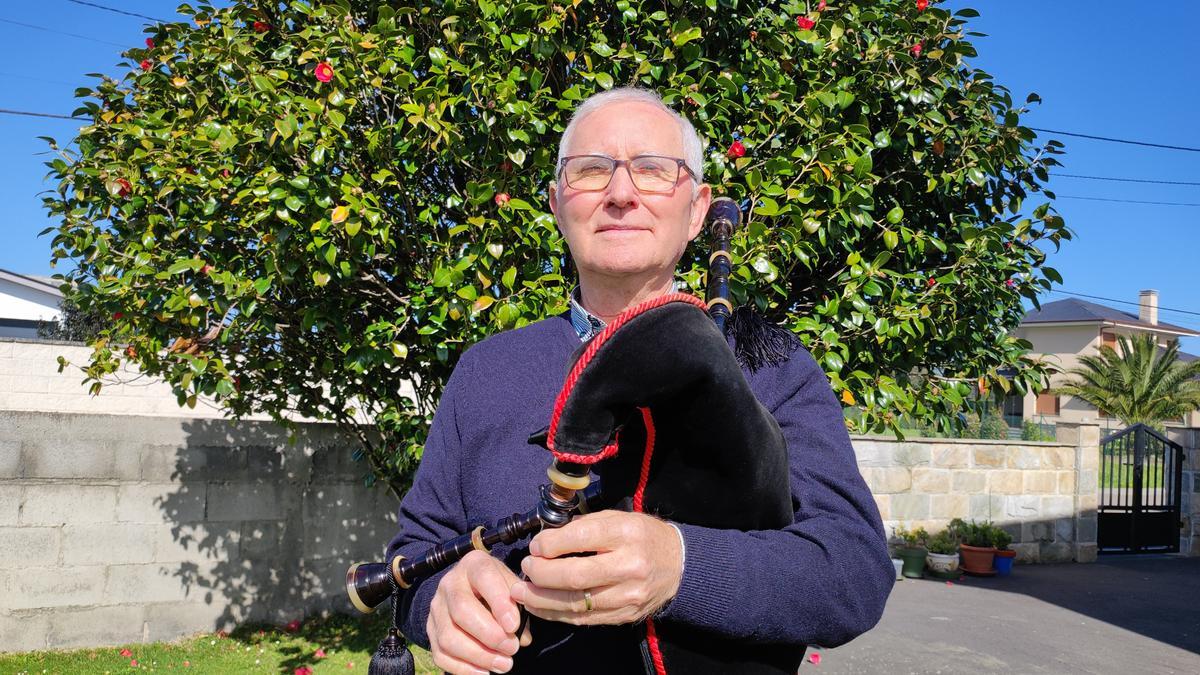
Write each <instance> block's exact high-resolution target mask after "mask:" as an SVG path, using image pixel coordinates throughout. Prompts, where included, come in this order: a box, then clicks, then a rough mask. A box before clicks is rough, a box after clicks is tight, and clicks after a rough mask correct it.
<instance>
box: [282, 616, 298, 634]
mask: <svg viewBox="0 0 1200 675" xmlns="http://www.w3.org/2000/svg"><path fill="white" fill-rule="evenodd" d="M283 629H284V630H286V631H287V632H289V633H297V632H299V631H300V619H292V620H291V621H289V622H288V623H287V625H286V626H284V627H283Z"/></svg>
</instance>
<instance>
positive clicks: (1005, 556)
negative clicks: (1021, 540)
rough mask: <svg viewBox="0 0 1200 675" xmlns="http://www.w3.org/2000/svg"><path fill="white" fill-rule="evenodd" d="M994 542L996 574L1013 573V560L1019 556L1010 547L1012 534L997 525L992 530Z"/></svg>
mask: <svg viewBox="0 0 1200 675" xmlns="http://www.w3.org/2000/svg"><path fill="white" fill-rule="evenodd" d="M992 543H993V544H995V546H996V559H995V561H994V564H995V565H996V576H1001V577H1006V576H1008V575H1009V574H1012V568H1013V560H1014V559H1015V558H1016V557H1017V552H1016V551H1014V550H1012V549H1010V548H1009V547H1008V545H1009V544H1011V543H1012V535H1011V534H1009V533H1007V532H1005V531H1004V530H1002V529H1000V528H999V527H997V528H995V529H994V530H993V532H992Z"/></svg>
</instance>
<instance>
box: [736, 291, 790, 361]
mask: <svg viewBox="0 0 1200 675" xmlns="http://www.w3.org/2000/svg"><path fill="white" fill-rule="evenodd" d="M729 334H730V335H732V336H733V344H734V355H735V356H736V357H737V362H738V365H740V366H742V367H743V368H748V369H750V372H754V371H756V370H758V369H759V368H762V367H763V366H770V365H775V364H777V363H781V362H783V361H784V360H786V359H787V357H788V356H789V355H790V354H791V353H792V352H794V351H796V349H797V348H799V347H800V338H798V337H796V335H795V334H794V333H792V332H791V331H789V330H786V329H784V328H782V327H780V326H777V325H775V324H773V323H771V322H770V321H767V320H766V319H765V318H763V317H762V316H760V315H759V314H758V312H755V311H754V309H753V308H751V307H748V306H745V305H743V306H741V307H738V308H737V309H736V310H734V312H733V316H732V317H730V320H729Z"/></svg>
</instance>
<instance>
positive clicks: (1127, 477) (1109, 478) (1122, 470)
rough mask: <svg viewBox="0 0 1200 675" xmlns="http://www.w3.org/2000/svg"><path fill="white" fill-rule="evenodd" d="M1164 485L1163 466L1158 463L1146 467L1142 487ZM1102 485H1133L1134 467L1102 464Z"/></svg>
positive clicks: (1117, 486) (1126, 486)
mask: <svg viewBox="0 0 1200 675" xmlns="http://www.w3.org/2000/svg"><path fill="white" fill-rule="evenodd" d="M1162 486H1163V466H1162V464H1158V465H1157V466H1153V467H1146V468H1145V470H1143V471H1142V487H1147V488H1160V487H1162ZM1100 487H1114V488H1129V487H1133V467H1132V466H1130V465H1122V464H1116V463H1112V464H1108V465H1102V468H1101V476H1100Z"/></svg>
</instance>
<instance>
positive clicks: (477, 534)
mask: <svg viewBox="0 0 1200 675" xmlns="http://www.w3.org/2000/svg"><path fill="white" fill-rule="evenodd" d="M471 545H472V546H474V547H475V550H477V551H483V552H484V553H487V552H488V549H487V546H484V545H483V526H482V525H480V526H479V527H477V528H475V529H474V530H471Z"/></svg>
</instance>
